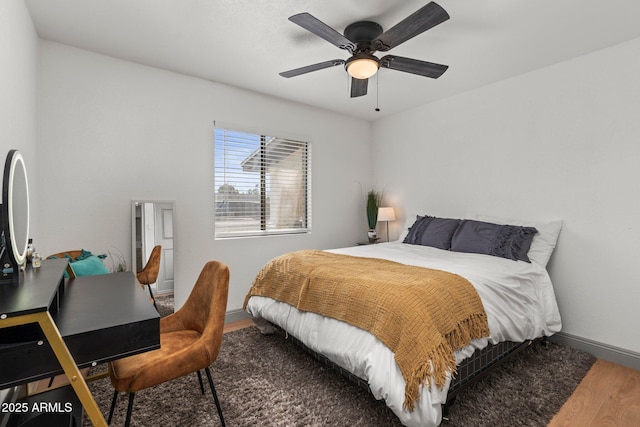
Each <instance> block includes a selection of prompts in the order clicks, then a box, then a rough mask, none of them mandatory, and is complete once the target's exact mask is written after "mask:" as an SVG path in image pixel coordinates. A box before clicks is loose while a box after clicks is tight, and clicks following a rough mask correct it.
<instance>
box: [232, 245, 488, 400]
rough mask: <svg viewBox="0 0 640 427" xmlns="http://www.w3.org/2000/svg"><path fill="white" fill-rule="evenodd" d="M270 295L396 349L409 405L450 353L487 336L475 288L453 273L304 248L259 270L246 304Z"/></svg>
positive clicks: (440, 378)
mask: <svg viewBox="0 0 640 427" xmlns="http://www.w3.org/2000/svg"><path fill="white" fill-rule="evenodd" d="M253 295H259V296H265V297H270V298H273V299H275V300H278V301H282V302H285V303H288V304H290V305H292V306H294V307H296V308H298V309H299V310H303V311H310V312H314V313H318V314H321V315H324V316H327V317H332V318H335V319H338V320H341V321H344V322H347V323H349V324H351V325H354V326H357V327H359V328H361V329H364V330H366V331H369V332H370V333H372V334H373V335H375V336H376V337H377V338H378V339H379V340H380V341H382V342H383V343H384V344H385V345H386V346H387V347H389V349H390V350H391V351H393V352H394V354H395V360H396V363H397V364H398V366H399V368H400V371H401V373H402V376H403V377H404V379H405V382H406V388H405V402H404V406H405V408H406V409H408V410H409V411H411V410H413V407H414V403H415V401H416V399H417V398H418V394H419V391H420V386H421V385H425V384H426V385H428V386H430V383H429V376H431V375H432V376H433V378H434V381H435V385H436V386H437V387H442V386H443V385H444V383H445V381H446V374H447V372H448V371H449V372H454V371H455V369H456V363H455V357H454V354H453V353H454V351H455V350H456V349H458V348H461V347H463V346H466V345H467V344H469V342H470V341H471V340H472V339H474V338H481V337H485V336H488V335H489V327H488V324H487V315H486V313H485V311H484V308H483V306H482V301H481V300H480V297H479V296H478V294H477V292H476V290H475V289H474V288H473V286H472V285H471V283H469V282H468V281H467V280H466V279H465V278H463V277H460V276H458V275H456V274H452V273H448V272H445V271H440V270H433V269H428V268H422V267H414V266H408V265H404V264H400V263H397V262H393V261H388V260H383V259H376V258H363V257H355V256H350V255H340V254H333V253H330V252H324V251H319V250H302V251H297V252H292V253H288V254H285V255H282V256H280V257H278V258H275V259H274V260H272V261H271V262H270V263H268V264H267V265H266V266H264V267H263V268H262V270H261V271H260V272H259V273H258V275H257V277H256V279H255V281H254V283H253V286H252V287H251V289H250V290H249V293H248V294H247V296H246V298H245V302H244V307H245V308H246V306H247V302H248V300H249V298H250V297H251V296H253Z"/></svg>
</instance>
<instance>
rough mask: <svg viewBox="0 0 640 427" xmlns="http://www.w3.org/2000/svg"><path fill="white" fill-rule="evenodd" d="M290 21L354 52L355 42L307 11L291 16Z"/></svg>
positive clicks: (341, 47)
mask: <svg viewBox="0 0 640 427" xmlns="http://www.w3.org/2000/svg"><path fill="white" fill-rule="evenodd" d="M289 21H291V22H293V23H295V24H298V25H300V26H301V27H302V28H304V29H306V30H308V31H311V32H312V33H313V34H315V35H316V36H318V37H321V38H323V39H325V40H326V41H328V42H329V43H331V44H333V45H335V46H338V47H339V48H340V49H345V50H348V51H349V52H351V53H353V52H354V50H355V48H356V45H355V44H353V42H352V41H351V40H349V39H348V38H346V37H345V36H343V35H342V34H340V33H339V32H337V31H336V30H334V29H333V28H331V27H330V26H328V25H327V24H325V23H324V22H322V21H320V20H319V19H318V18H316V17H314V16H313V15H311V14H309V13H307V12H304V13H298V14H297V15H293V16H290V17H289Z"/></svg>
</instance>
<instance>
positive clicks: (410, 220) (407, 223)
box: [398, 214, 416, 242]
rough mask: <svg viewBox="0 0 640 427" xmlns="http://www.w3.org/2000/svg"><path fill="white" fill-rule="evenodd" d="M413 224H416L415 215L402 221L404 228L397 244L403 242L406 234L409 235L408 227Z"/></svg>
mask: <svg viewBox="0 0 640 427" xmlns="http://www.w3.org/2000/svg"><path fill="white" fill-rule="evenodd" d="M414 222H416V214H411V215H408V216H407V218H406V219H405V220H404V228H403V229H402V232H401V233H400V237H399V238H398V242H403V241H404V239H405V237H407V234H409V227H411V226H412V225H413V223H414Z"/></svg>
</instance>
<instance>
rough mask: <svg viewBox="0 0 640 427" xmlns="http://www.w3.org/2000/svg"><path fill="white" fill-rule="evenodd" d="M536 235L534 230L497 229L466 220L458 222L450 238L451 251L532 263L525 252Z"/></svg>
mask: <svg viewBox="0 0 640 427" xmlns="http://www.w3.org/2000/svg"><path fill="white" fill-rule="evenodd" d="M537 232H538V230H536V229H535V227H521V226H517V225H500V224H493V223H490V222H483V221H475V220H470V219H465V220H462V221H461V222H460V225H459V226H458V228H457V229H456V231H455V233H454V234H453V238H452V239H451V250H452V251H455V252H468V253H476V254H485V255H493V256H497V257H501V258H507V259H512V260H514V261H525V262H531V261H529V257H528V256H527V252H529V248H530V247H531V241H532V240H533V236H534V235H535V234H536V233H537Z"/></svg>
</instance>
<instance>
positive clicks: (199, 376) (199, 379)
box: [196, 371, 204, 394]
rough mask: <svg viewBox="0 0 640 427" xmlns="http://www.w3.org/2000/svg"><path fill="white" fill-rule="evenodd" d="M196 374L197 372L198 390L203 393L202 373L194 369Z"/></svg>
mask: <svg viewBox="0 0 640 427" xmlns="http://www.w3.org/2000/svg"><path fill="white" fill-rule="evenodd" d="M196 374H198V382H199V383H200V392H201V393H202V394H204V384H203V383H202V374H201V373H200V371H196Z"/></svg>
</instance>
